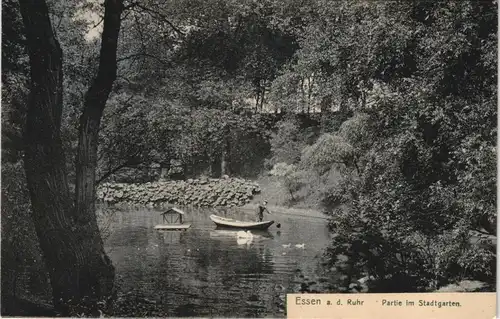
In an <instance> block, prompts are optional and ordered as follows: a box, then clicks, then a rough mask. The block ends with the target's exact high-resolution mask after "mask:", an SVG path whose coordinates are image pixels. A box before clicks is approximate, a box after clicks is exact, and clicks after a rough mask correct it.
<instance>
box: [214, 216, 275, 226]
mask: <svg viewBox="0 0 500 319" xmlns="http://www.w3.org/2000/svg"><path fill="white" fill-rule="evenodd" d="M210 219H211V220H212V221H213V222H214V223H215V224H216V225H217V227H225V228H239V229H268V228H269V226H271V225H272V224H274V220H270V221H265V222H245V221H240V220H236V219H232V218H225V217H220V216H217V215H210Z"/></svg>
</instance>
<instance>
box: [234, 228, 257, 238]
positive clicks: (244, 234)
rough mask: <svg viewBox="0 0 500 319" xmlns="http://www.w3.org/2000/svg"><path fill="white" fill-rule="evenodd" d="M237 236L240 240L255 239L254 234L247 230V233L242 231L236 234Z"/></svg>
mask: <svg viewBox="0 0 500 319" xmlns="http://www.w3.org/2000/svg"><path fill="white" fill-rule="evenodd" d="M236 236H237V237H238V238H248V239H251V238H253V234H252V233H251V232H250V231H249V230H247V231H246V232H245V231H242V230H240V231H239V232H238V233H237V234H236Z"/></svg>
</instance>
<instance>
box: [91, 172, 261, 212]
mask: <svg viewBox="0 0 500 319" xmlns="http://www.w3.org/2000/svg"><path fill="white" fill-rule="evenodd" d="M258 193H260V188H259V185H258V184H257V183H255V182H252V181H248V180H245V179H241V178H230V177H227V176H224V177H223V178H221V179H214V178H208V179H188V180H186V181H158V182H149V183H143V184H127V183H103V184H102V185H100V186H99V187H98V189H97V199H98V200H99V201H101V202H104V203H107V204H125V205H145V206H162V205H179V206H198V207H221V206H227V207H236V206H243V205H245V204H247V203H249V202H250V201H251V199H252V198H253V196H254V195H255V194H258Z"/></svg>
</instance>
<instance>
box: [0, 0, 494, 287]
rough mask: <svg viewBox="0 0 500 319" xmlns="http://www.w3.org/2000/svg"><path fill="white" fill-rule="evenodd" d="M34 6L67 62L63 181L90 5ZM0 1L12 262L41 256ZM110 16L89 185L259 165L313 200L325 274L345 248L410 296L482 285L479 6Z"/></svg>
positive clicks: (486, 100)
mask: <svg viewBox="0 0 500 319" xmlns="http://www.w3.org/2000/svg"><path fill="white" fill-rule="evenodd" d="M49 4H50V12H51V18H52V20H53V25H54V28H56V31H57V34H58V38H59V41H60V42H61V46H62V49H63V53H64V57H65V59H64V79H65V81H64V92H65V93H64V94H65V95H64V109H63V119H62V122H63V123H62V132H63V134H62V136H63V143H64V148H65V152H66V155H67V156H66V158H67V162H68V170H69V175H70V183H73V182H74V175H75V172H74V169H73V167H74V165H73V164H74V162H75V152H76V146H77V140H78V137H77V126H78V119H79V116H80V114H81V110H82V108H83V101H84V93H85V90H86V88H87V87H88V85H89V81H90V80H91V79H92V77H93V76H94V75H95V73H96V69H97V63H98V59H97V57H98V48H99V37H96V36H95V34H94V33H96V31H97V33H98V31H99V30H100V28H102V23H101V19H100V17H101V15H102V14H103V12H102V7H101V6H94V5H92V3H88V4H85V5H82V4H78V5H77V4H75V3H72V2H70V1H67V2H62V1H51V2H50V3H49ZM2 9H3V13H2V17H3V22H2V25H3V28H2V37H3V44H2V48H3V50H2V64H3V72H2V84H3V85H2V102H3V107H2V124H3V125H2V146H3V148H2V155H3V156H2V164H3V169H2V179H3V184H2V202H3V205H2V217H3V218H2V219H3V222H2V243H3V244H4V245H3V246H2V260H3V261H2V266H6V265H7V266H9V267H10V266H13V265H18V264H19V263H20V262H21V260H24V261H25V260H37V261H38V258H40V257H39V251H38V250H37V249H32V250H30V249H31V248H30V247H35V246H36V245H35V244H34V243H31V242H29V241H26V240H25V239H26V238H28V237H32V236H33V229H32V227H31V226H30V225H27V224H26V223H29V222H28V221H27V220H26V218H24V217H26V216H29V214H27V213H26V212H27V210H28V209H29V206H30V205H29V199H28V196H27V195H26V184H25V181H24V177H23V176H24V174H23V172H22V169H21V168H22V165H21V163H22V155H23V154H22V149H23V147H22V144H23V141H22V132H23V125H24V121H25V112H26V103H27V93H28V87H27V80H28V72H29V68H28V59H27V55H26V52H25V51H26V50H25V43H24V41H25V39H24V35H23V28H22V23H21V18H20V15H19V8H18V4H17V2H15V1H4V2H3V3H2ZM89 12H91V13H93V14H94V15H95V16H97V18H96V19H95V21H88V20H87V18H86V17H88V15H86V14H85V13H89ZM122 18H123V22H122V32H121V34H120V41H119V48H118V63H119V65H118V78H117V80H116V82H115V85H114V87H113V92H112V94H111V96H110V98H109V100H108V102H107V107H106V109H105V113H104V117H103V119H102V123H101V131H100V141H99V142H100V144H99V158H98V164H99V166H98V179H99V181H104V180H107V179H114V180H116V181H150V180H153V179H158V178H160V177H162V178H188V177H193V176H200V175H208V176H217V177H218V176H222V175H224V174H228V175H237V176H238V175H239V176H247V177H248V176H252V177H256V176H258V175H259V174H260V173H263V172H265V171H269V172H270V174H271V175H274V176H277V177H278V178H279V179H280V180H281V181H282V182H283V184H284V186H285V187H286V189H287V191H288V193H289V194H290V199H291V202H297V201H300V200H302V199H304V198H312V197H314V198H319V199H320V200H321V206H322V208H324V209H325V210H326V211H328V212H329V213H330V215H331V229H332V233H334V239H333V242H332V245H331V247H330V249H329V250H328V252H327V259H328V261H329V263H330V264H332V265H333V264H335V263H336V259H337V256H339V255H348V256H349V257H350V259H349V260H350V261H351V262H352V263H353V264H354V266H355V267H354V268H353V269H357V272H368V273H369V274H370V275H373V276H375V277H376V278H377V279H378V280H380V282H383V283H384V285H385V284H387V283H388V282H389V283H390V282H393V281H396V280H399V281H401V280H403V281H404V282H406V283H407V287H406V288H404V289H406V290H409V291H414V290H416V289H422V290H423V289H428V288H437V287H439V286H442V285H445V284H447V283H449V282H453V281H456V280H460V279H464V278H474V279H480V280H484V281H491V280H492V279H493V278H494V277H495V275H496V274H495V270H494V264H495V261H496V255H495V253H494V250H493V249H492V248H491V247H490V245H488V244H481V245H479V246H478V245H472V244H471V242H472V241H473V240H475V239H477V236H476V235H477V234H488V235H494V236H496V226H495V225H496V209H495V206H496V202H495V198H496V165H495V163H496V160H497V157H496V151H497V148H496V135H497V125H496V124H497V122H496V120H497V108H496V100H497V86H496V73H497V55H496V48H497V39H496V29H497V9H496V4H495V3H494V1H448V2H430V1H394V2H389V1H375V2H367V1H361V0H359V1H358V0H356V1H336V2H334V3H332V2H331V1H327V0H295V1H276V0H265V1H258V2H257V1H252V0H245V1H233V0H226V1H219V0H210V1H202V0H195V1H186V0H174V1H169V2H168V3H167V4H164V5H161V6H160V5H159V4H158V3H156V2H154V1H149V0H145V1H139V2H137V3H136V2H131V3H128V4H127V7H126V10H125V12H124V14H123V17H122ZM299 113H302V114H299ZM127 169H128V171H127ZM153 171H154V172H153ZM4 185H5V187H4ZM22 216H24V217H22ZM21 229H22V230H23V232H18V231H17V230H21ZM24 230H25V232H24ZM6 234H12V236H10V235H8V236H7V235H6ZM16 236H18V237H16ZM21 243H22V244H21ZM19 245H21V246H22V247H20V246H19ZM13 251H15V252H16V253H13ZM19 256H21V257H19ZM382 256H383V257H382ZM20 258H21V259H20ZM28 267H31V264H29V266H28ZM2 269H6V268H5V267H2ZM12 269H15V268H14V267H12ZM352 275H353V276H354V275H356V273H353V274H352ZM3 278H5V276H4V277H3ZM393 279H394V280H393ZM384 285H381V286H379V287H382V288H379V289H381V290H385V291H393V290H394V289H396V288H395V287H394V286H384Z"/></svg>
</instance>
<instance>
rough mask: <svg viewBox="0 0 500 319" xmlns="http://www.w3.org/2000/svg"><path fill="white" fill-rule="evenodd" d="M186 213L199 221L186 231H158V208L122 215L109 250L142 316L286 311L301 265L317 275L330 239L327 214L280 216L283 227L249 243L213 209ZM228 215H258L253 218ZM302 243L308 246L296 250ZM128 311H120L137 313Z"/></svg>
mask: <svg viewBox="0 0 500 319" xmlns="http://www.w3.org/2000/svg"><path fill="white" fill-rule="evenodd" d="M186 212H187V216H186V222H189V223H192V226H191V228H190V229H188V230H186V231H156V230H154V229H153V227H154V225H156V224H158V223H160V222H161V218H160V215H159V213H158V212H156V211H151V210H136V211H121V212H117V214H118V215H117V216H116V218H115V219H114V222H113V223H112V225H111V227H110V231H111V235H110V236H109V238H108V239H107V241H106V248H107V250H108V252H109V255H110V257H111V259H112V260H113V263H114V265H115V268H116V273H117V278H118V287H119V296H120V297H121V300H126V301H127V302H129V303H130V304H133V305H134V307H135V309H134V311H135V313H134V314H133V315H134V316H226V317H248V316H250V317H262V316H271V317H276V316H282V313H281V312H279V310H278V308H277V306H276V304H277V302H278V298H279V294H280V293H281V292H282V290H287V289H289V287H291V286H292V285H295V284H297V280H298V278H297V276H296V270H297V269H301V271H302V272H303V273H304V274H306V275H307V274H312V273H314V272H315V270H316V265H317V259H315V258H314V257H315V256H317V255H318V254H320V253H321V252H322V251H323V249H324V248H325V247H326V245H327V244H328V232H327V228H326V223H325V221H324V220H321V219H308V218H303V217H291V216H286V215H283V216H274V218H276V219H278V218H279V222H280V223H281V224H282V227H281V228H280V231H279V233H278V231H277V229H276V228H275V227H271V228H270V229H269V230H268V231H251V232H252V239H251V240H248V239H246V238H238V234H237V231H233V230H226V229H217V228H216V227H215V225H214V224H213V222H212V221H210V219H209V218H208V216H209V215H210V214H211V213H213V211H205V210H202V209H191V210H189V209H186ZM227 216H228V217H231V218H238V219H244V218H247V219H249V220H251V218H252V216H253V215H250V214H248V213H247V214H246V213H245V212H228V213H227ZM243 240H244V241H243ZM289 243H290V244H291V245H290V247H289V248H284V247H283V246H284V245H286V244H289ZM302 243H306V247H305V249H298V248H295V246H294V245H296V244H302ZM277 287H281V288H280V289H277ZM125 309H126V308H123V311H124V313H117V314H116V315H118V316H125V315H130V313H127V311H130V309H128V310H125Z"/></svg>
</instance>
